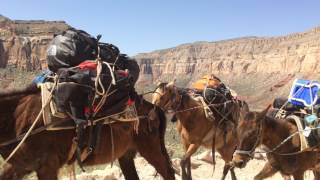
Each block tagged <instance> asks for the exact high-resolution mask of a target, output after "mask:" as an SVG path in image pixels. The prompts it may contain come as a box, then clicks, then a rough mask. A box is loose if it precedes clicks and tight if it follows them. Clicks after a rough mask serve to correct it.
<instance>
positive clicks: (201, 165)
mask: <svg viewBox="0 0 320 180" xmlns="http://www.w3.org/2000/svg"><path fill="white" fill-rule="evenodd" d="M216 161H217V165H216V168H215V172H214V173H213V166H212V164H211V163H210V162H212V161H211V156H210V153H208V152H203V153H201V154H199V155H197V156H195V157H194V158H193V159H192V173H193V179H195V180H209V179H210V180H212V179H220V178H221V175H222V170H223V164H224V162H223V160H222V159H221V158H220V157H219V156H218V155H217V158H216ZM172 162H173V166H174V168H175V169H177V170H178V172H179V173H178V174H176V179H178V180H179V179H181V176H180V170H179V163H180V159H178V158H175V159H173V160H172ZM265 162H266V161H265V160H263V158H261V157H260V158H259V159H254V160H252V161H250V162H249V163H248V164H247V166H246V168H244V169H236V175H237V178H238V179H240V180H251V179H253V177H254V176H255V175H256V174H257V173H258V172H259V170H261V169H262V167H263V165H264V163H265ZM135 164H136V166H137V171H138V173H139V177H140V179H142V180H150V179H154V180H161V179H162V178H161V177H160V176H159V175H157V174H156V172H155V170H154V168H153V167H152V166H150V165H149V164H148V163H147V162H146V161H145V160H144V159H143V158H141V157H138V158H136V159H135ZM63 179H69V178H68V177H64V178H63ZM123 179H124V177H123V175H122V174H121V170H120V168H119V167H118V166H116V165H114V166H113V167H111V166H110V165H108V166H107V167H106V168H105V169H102V170H95V171H92V172H90V173H81V174H79V175H77V180H123ZM227 179H228V180H229V179H231V176H230V174H228V176H227ZM269 179H274V180H278V179H282V177H281V175H280V174H279V173H277V174H276V175H274V176H273V177H271V178H269ZM305 179H307V180H308V179H313V175H312V173H311V172H307V173H306V174H305Z"/></svg>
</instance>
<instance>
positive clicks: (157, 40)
mask: <svg viewBox="0 0 320 180" xmlns="http://www.w3.org/2000/svg"><path fill="white" fill-rule="evenodd" d="M0 4H1V6H0V14H2V15H4V16H7V17H9V18H11V19H26V20H31V19H32V20H35V19H45V20H65V21H66V22H67V23H68V24H70V25H71V26H73V27H76V28H80V29H84V30H86V31H88V32H89V33H91V34H92V35H97V34H102V35H103V38H102V40H103V41H105V42H109V43H113V44H115V45H117V46H118V47H119V48H120V49H121V51H122V52H123V53H127V54H129V55H134V54H137V53H141V52H149V51H152V50H157V49H163V48H169V47H173V46H176V45H179V44H183V43H189V42H195V41H216V40H222V39H230V38H235V37H242V36H278V35H285V34H288V33H292V32H299V31H305V30H308V29H310V28H313V27H315V26H319V25H320V11H319V9H320V1H319V0H305V1H302V0H219V1H218V0H193V1H191V0H114V1H111V0H91V1H84V0H74V1H72V0H54V1H53V0H0Z"/></svg>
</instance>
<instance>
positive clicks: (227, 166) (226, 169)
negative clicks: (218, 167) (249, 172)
mask: <svg viewBox="0 0 320 180" xmlns="http://www.w3.org/2000/svg"><path fill="white" fill-rule="evenodd" d="M229 171H230V173H231V179H232V180H236V179H237V177H236V174H235V173H234V168H233V167H232V166H230V164H229V163H227V162H225V163H224V166H223V173H222V177H221V180H224V179H225V178H226V176H227V174H228V172H229Z"/></svg>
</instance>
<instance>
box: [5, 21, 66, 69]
mask: <svg viewBox="0 0 320 180" xmlns="http://www.w3.org/2000/svg"><path fill="white" fill-rule="evenodd" d="M68 27H69V25H67V24H66V23H65V22H64V21H42V20H38V21H22V20H10V19H8V18H6V17H4V16H2V15H0V68H4V67H7V66H9V67H16V68H18V69H23V70H27V71H33V70H39V69H43V68H44V67H46V61H45V56H46V49H47V45H48V43H49V42H50V41H51V39H52V38H53V35H54V34H55V33H59V32H61V31H63V30H65V29H67V28H68Z"/></svg>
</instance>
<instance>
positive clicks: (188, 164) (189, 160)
mask: <svg viewBox="0 0 320 180" xmlns="http://www.w3.org/2000/svg"><path fill="white" fill-rule="evenodd" d="M187 176H188V177H189V178H190V179H191V178H192V174H191V158H188V159H187Z"/></svg>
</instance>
